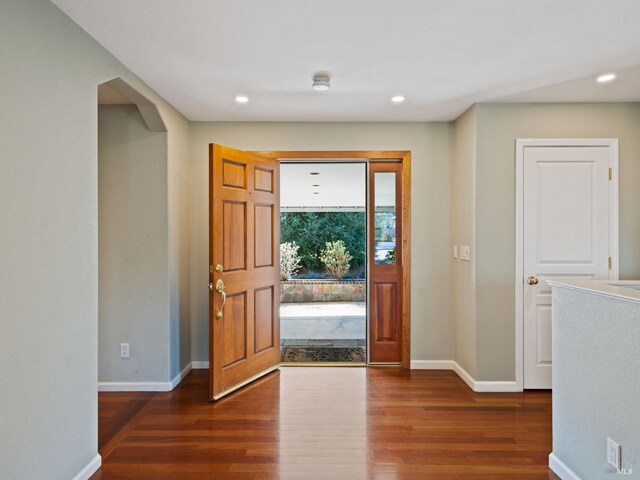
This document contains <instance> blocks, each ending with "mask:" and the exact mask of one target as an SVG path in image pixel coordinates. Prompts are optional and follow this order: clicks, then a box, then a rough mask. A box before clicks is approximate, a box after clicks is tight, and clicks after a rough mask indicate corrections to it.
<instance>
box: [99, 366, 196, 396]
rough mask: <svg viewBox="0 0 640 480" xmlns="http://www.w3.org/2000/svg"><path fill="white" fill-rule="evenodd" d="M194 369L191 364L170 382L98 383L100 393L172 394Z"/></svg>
mask: <svg viewBox="0 0 640 480" xmlns="http://www.w3.org/2000/svg"><path fill="white" fill-rule="evenodd" d="M192 368H193V364H192V363H189V364H188V365H187V366H186V367H184V368H183V369H182V371H181V372H180V373H178V374H177V375H176V376H175V377H173V379H172V380H171V381H170V382H98V391H99V392H170V391H171V390H173V389H174V388H176V387H177V386H178V384H179V383H180V382H181V381H182V379H184V377H186V376H187V374H188V373H189V372H190V371H191V369H192Z"/></svg>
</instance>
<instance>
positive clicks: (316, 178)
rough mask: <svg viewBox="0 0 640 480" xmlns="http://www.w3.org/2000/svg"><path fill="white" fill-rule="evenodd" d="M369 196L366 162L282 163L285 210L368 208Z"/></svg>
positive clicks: (281, 195)
mask: <svg viewBox="0 0 640 480" xmlns="http://www.w3.org/2000/svg"><path fill="white" fill-rule="evenodd" d="M312 172H313V173H317V175H311V173H312ZM313 185H320V186H319V187H314V186H313ZM313 192H318V194H314V193H313ZM366 198H367V194H366V176H365V164H364V163H299V162H296V163H281V164H280V207H281V208H282V209H283V210H301V209H305V210H309V211H317V210H326V211H332V210H340V209H344V210H347V211H348V210H360V209H364V206H365V202H366Z"/></svg>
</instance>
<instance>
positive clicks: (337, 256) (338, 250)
mask: <svg viewBox="0 0 640 480" xmlns="http://www.w3.org/2000/svg"><path fill="white" fill-rule="evenodd" d="M352 258H353V257H352V256H351V254H349V252H348V251H347V248H346V247H345V246H344V242H343V241H342V240H336V241H335V242H327V243H326V245H325V248H324V249H323V250H322V251H321V252H320V260H321V261H322V263H324V267H325V270H326V271H327V273H328V274H329V276H330V277H331V278H337V279H338V280H341V279H342V277H344V276H345V274H346V273H347V272H348V271H349V266H350V265H349V262H350V261H351V259H352Z"/></svg>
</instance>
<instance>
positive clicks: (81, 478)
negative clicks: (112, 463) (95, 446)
mask: <svg viewBox="0 0 640 480" xmlns="http://www.w3.org/2000/svg"><path fill="white" fill-rule="evenodd" d="M101 465H102V457H101V456H100V455H99V454H96V456H95V457H93V459H92V460H91V461H90V462H89V463H88V464H87V465H85V467H84V468H83V469H82V470H80V472H79V473H78V474H77V475H76V476H75V477H73V480H89V478H91V475H93V474H94V473H96V472H97V471H98V469H99V468H100V466H101Z"/></svg>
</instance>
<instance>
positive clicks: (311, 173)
mask: <svg viewBox="0 0 640 480" xmlns="http://www.w3.org/2000/svg"><path fill="white" fill-rule="evenodd" d="M309 175H320V172H310V173H309Z"/></svg>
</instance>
